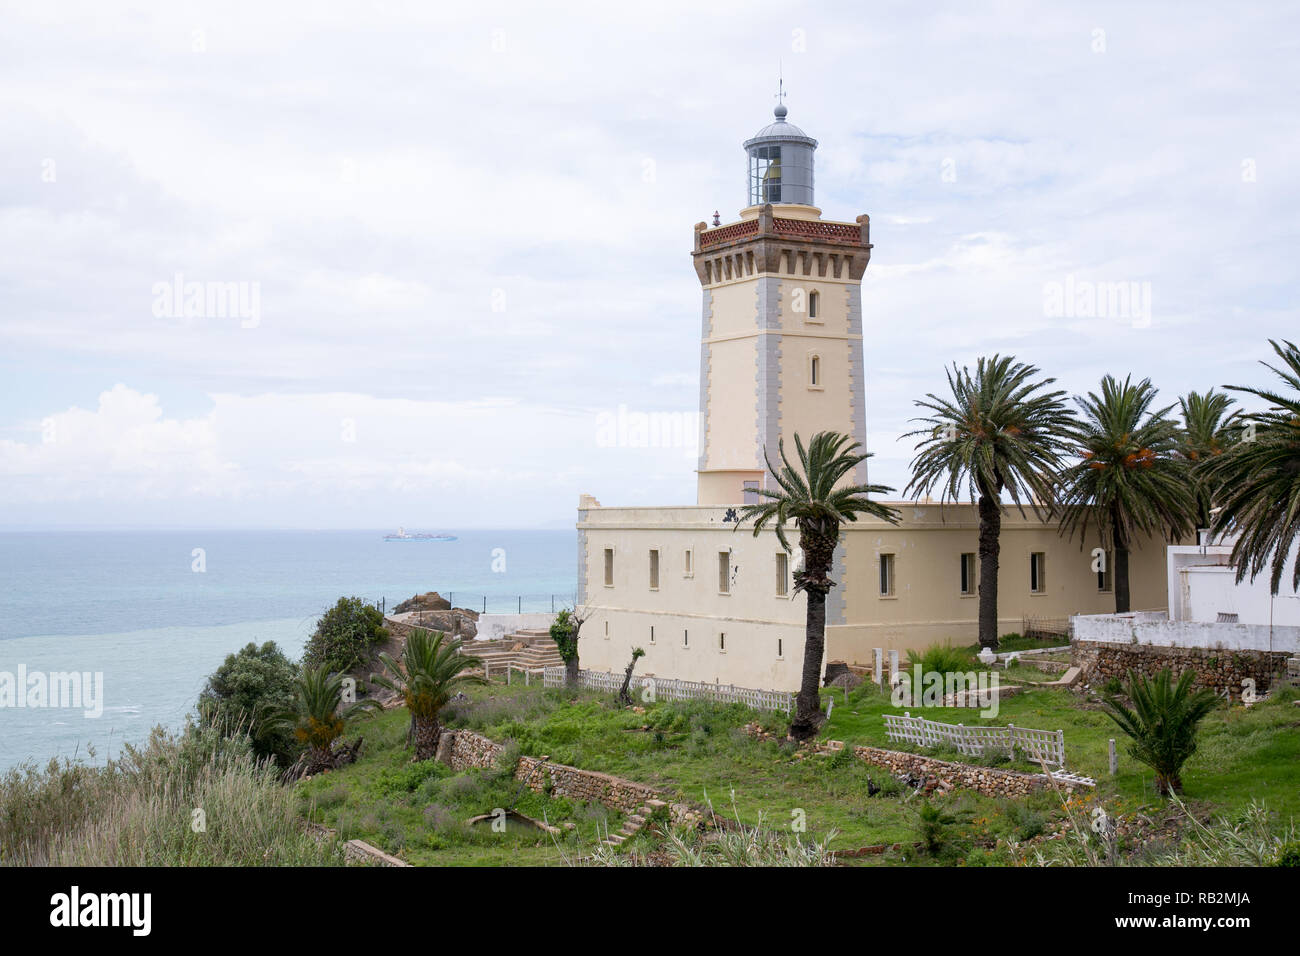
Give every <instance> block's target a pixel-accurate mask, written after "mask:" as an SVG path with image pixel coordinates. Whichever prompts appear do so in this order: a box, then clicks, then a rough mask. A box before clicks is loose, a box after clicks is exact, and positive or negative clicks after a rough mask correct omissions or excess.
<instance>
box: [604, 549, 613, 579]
mask: <svg viewBox="0 0 1300 956" xmlns="http://www.w3.org/2000/svg"><path fill="white" fill-rule="evenodd" d="M613 586H614V549H613V548H606V549H605V587H607V588H612V587H613Z"/></svg>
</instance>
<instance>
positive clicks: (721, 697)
mask: <svg viewBox="0 0 1300 956" xmlns="http://www.w3.org/2000/svg"><path fill="white" fill-rule="evenodd" d="M578 683H580V684H581V685H582V686H583V687H585V688H587V689H588V690H599V691H607V692H609V693H617V692H618V689H619V688H620V687H622V686H623V675H622V674H613V673H610V672H608V671H578ZM542 686H543V687H563V686H564V668H563V667H562V666H558V665H553V666H551V667H548V668H546V669H545V670H544V671H543V672H542ZM646 688H653V693H654V697H653V699H654V700H711V701H714V702H715V703H719V704H744V705H745V706H747V707H752V708H754V709H755V710H783V711H785V712H786V713H791V712H793V710H794V697H795V695H794V694H793V693H792V692H791V691H787V690H756V689H755V688H753V687H736V686H735V685H734V684H706V683H703V682H700V681H693V680H673V679H672V678H669V677H637V676H633V678H632V682H631V684H630V685H629V687H628V691H629V693H632V694H633V695H634V696H636V697H638V698H641V699H645V698H644V697H643V694H642V692H643V691H644V690H645V689H646Z"/></svg>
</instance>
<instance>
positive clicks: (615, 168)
mask: <svg viewBox="0 0 1300 956" xmlns="http://www.w3.org/2000/svg"><path fill="white" fill-rule="evenodd" d="M655 10H656V15H655V17H654V18H652V20H650V21H647V19H646V17H645V16H644V15H643V13H642V12H641V11H639V10H637V9H635V8H621V7H618V6H616V5H613V6H611V5H603V6H602V5H592V6H589V7H587V8H584V9H582V10H578V11H573V12H570V13H561V14H557V13H556V12H555V11H552V10H547V9H544V8H541V7H536V6H530V5H526V4H514V5H511V4H506V5H502V6H483V5H479V6H473V7H460V8H454V9H453V8H447V7H445V5H444V6H440V5H430V4H419V3H408V2H384V3H374V4H357V5H343V6H335V5H329V4H309V3H305V2H298V3H289V2H286V3H283V4H276V5H268V4H265V3H250V2H238V0H236V2H228V3H221V4H213V3H195V4H186V5H173V6H159V5H156V4H150V5H146V4H134V3H120V4H112V3H104V2H99V3H81V4H78V3H69V4H60V5H57V6H51V5H43V6H42V5H35V6H28V7H25V8H22V7H19V8H12V9H7V10H6V11H5V13H4V14H3V17H4V29H3V30H2V31H0V50H2V51H3V54H4V55H2V56H0V141H3V142H4V143H5V146H6V148H5V149H4V150H2V151H0V294H2V295H3V301H4V308H3V309H2V310H0V375H3V376H5V377H6V379H7V381H8V382H9V383H10V389H9V391H8V393H7V394H6V397H5V400H4V402H3V404H0V435H3V436H6V439H5V441H4V443H3V444H0V456H2V457H0V467H3V468H4V469H5V471H4V474H5V475H6V476H9V479H10V480H12V482H13V483H14V484H15V485H16V486H17V488H18V490H19V493H18V495H17V498H16V499H15V500H16V502H17V503H15V504H11V505H7V506H5V505H2V504H0V507H7V508H8V511H7V512H4V513H3V515H0V520H7V521H14V520H22V521H29V522H36V523H39V522H41V521H63V520H67V519H69V516H71V517H72V518H75V520H79V521H87V522H99V521H108V520H112V521H114V522H125V523H129V522H131V521H149V522H155V521H171V520H175V521H193V520H203V521H205V522H206V521H226V522H231V521H233V522H239V523H258V522H272V523H275V522H286V521H287V522H291V523H295V524H304V525H313V524H316V525H322V526H328V525H333V524H355V523H357V522H358V521H361V520H362V519H363V518H364V520H366V521H373V520H376V519H377V518H382V519H383V521H384V522H385V523H391V522H392V521H401V520H403V518H402V516H401V515H400V514H398V515H396V516H395V517H394V516H392V515H390V512H393V513H396V512H401V511H404V510H409V509H412V508H415V507H416V506H417V505H418V504H420V502H421V499H420V496H425V497H426V498H427V499H430V500H434V501H437V502H438V503H439V504H438V506H439V507H442V502H443V501H446V500H450V499H451V498H452V496H454V495H458V496H461V497H460V498H458V499H456V504H457V507H458V508H459V509H460V513H461V514H462V515H463V516H464V520H465V522H466V523H482V522H490V523H497V524H500V523H502V522H504V521H506V520H507V519H508V520H514V521H520V522H523V523H525V524H536V523H543V522H554V521H558V520H563V519H565V518H566V517H568V516H571V515H572V502H573V500H574V499H576V495H577V494H578V493H579V492H580V491H590V492H593V493H595V494H597V495H598V497H600V498H601V499H602V500H605V501H609V502H611V503H620V502H637V503H665V504H667V503H674V502H686V501H691V500H693V499H694V493H693V486H694V475H693V473H692V472H691V470H690V466H689V463H688V462H683V460H682V458H681V456H680V455H676V454H672V453H671V452H670V453H668V454H665V455H659V456H656V455H655V453H654V452H653V450H645V449H633V448H621V449H597V448H594V447H593V443H592V440H591V435H592V432H593V431H594V426H593V424H592V420H593V418H594V416H595V415H597V414H598V413H599V411H598V410H599V409H611V408H617V407H618V406H619V405H620V404H626V405H628V406H629V407H631V408H636V409H643V410H647V411H648V410H651V408H652V407H654V408H662V409H663V410H666V411H674V412H679V411H690V410H693V408H680V407H666V406H669V405H670V404H672V405H674V406H680V405H682V404H687V405H691V404H693V402H694V398H693V396H694V394H695V388H696V384H697V377H698V363H699V353H698V341H699V330H700V325H699V308H700V299H699V295H700V292H699V285H698V282H697V280H696V278H695V275H694V272H693V270H692V268H691V264H690V261H689V258H688V252H689V249H690V246H691V241H692V233H691V229H692V226H693V225H694V223H696V222H699V221H701V220H706V219H708V218H709V217H710V216H711V215H712V212H713V210H715V209H718V210H719V211H720V212H721V214H722V215H723V217H724V218H726V219H730V218H732V217H733V216H734V215H735V212H736V210H737V209H738V208H739V207H740V205H741V204H742V202H743V201H744V192H743V190H744V176H745V167H744V157H743V154H742V152H741V149H740V143H741V142H742V141H743V140H744V139H745V138H747V137H748V136H750V135H752V134H753V132H754V131H755V130H756V129H758V128H759V127H760V126H762V125H764V124H765V123H766V122H767V121H768V119H769V116H770V109H771V105H772V100H771V92H772V90H771V87H772V85H773V76H772V74H773V73H774V65H775V64H776V63H777V62H780V63H781V64H782V67H783V69H784V72H785V79H786V84H787V87H788V88H789V89H790V90H791V96H790V98H789V100H788V101H787V102H788V106H789V108H790V119H791V120H792V121H793V122H796V123H798V124H799V125H800V126H802V127H803V128H804V129H806V130H807V131H808V132H809V133H810V134H811V135H813V136H815V137H816V138H817V139H818V140H819V141H820V143H821V146H820V148H819V150H818V156H817V188H818V203H819V205H821V206H822V208H823V209H824V211H825V215H826V216H827V217H828V218H833V219H840V220H845V221H852V220H853V218H854V217H855V216H856V215H858V214H859V213H862V212H867V213H869V214H870V215H871V216H872V239H873V242H874V243H875V248H874V250H873V255H872V263H871V266H870V268H869V269H868V271H867V276H866V280H865V283H864V309H863V313H864V324H865V354H866V371H867V408H868V433H869V438H870V443H871V446H872V447H873V449H876V450H877V451H879V452H881V458H880V459H879V461H878V468H877V469H875V470H873V479H879V480H882V481H885V482H886V483H888V484H893V485H896V486H899V487H901V486H902V485H903V484H905V483H906V478H907V475H906V468H905V463H900V462H901V460H902V459H905V458H906V457H908V456H907V455H906V454H901V455H899V456H892V455H886V454H885V450H886V449H891V448H895V447H901V445H899V444H898V443H897V441H896V439H897V436H898V434H899V433H900V432H899V429H900V425H899V423H905V422H906V420H907V419H908V418H909V417H910V416H911V415H912V414H913V413H914V410H913V407H912V402H913V400H914V399H915V398H917V397H919V396H920V395H922V394H924V393H925V392H927V391H931V390H935V389H938V388H940V387H941V386H942V385H943V378H942V372H943V368H944V367H945V365H947V364H949V363H951V362H954V361H957V362H961V363H970V362H973V361H974V359H975V357H976V356H977V355H979V354H981V353H987V352H992V351H1003V352H1013V353H1015V354H1016V355H1017V356H1018V357H1020V358H1022V359H1024V360H1027V361H1031V362H1034V363H1035V364H1038V365H1039V366H1041V367H1042V368H1043V369H1044V371H1045V372H1046V373H1048V374H1053V375H1056V376H1058V378H1059V379H1060V381H1061V386H1062V387H1064V388H1066V389H1067V390H1069V391H1071V392H1079V391H1083V390H1085V389H1087V388H1089V387H1092V386H1094V385H1095V383H1096V381H1097V379H1098V378H1099V377H1100V376H1101V375H1102V374H1103V373H1105V372H1115V373H1117V374H1124V373H1126V372H1128V371H1134V372H1136V373H1138V374H1141V375H1149V376H1151V377H1152V378H1153V380H1154V381H1155V382H1156V384H1157V385H1159V386H1160V387H1161V389H1162V391H1163V392H1164V394H1165V397H1166V399H1167V400H1169V401H1172V400H1173V396H1174V395H1176V394H1177V393H1179V392H1185V391H1187V390H1188V389H1190V388H1198V389H1204V388H1206V387H1209V386H1211V385H1216V384H1220V383H1222V382H1225V381H1231V382H1243V381H1244V382H1250V381H1255V380H1258V379H1259V371H1258V369H1257V366H1256V365H1255V362H1256V360H1257V359H1259V358H1262V357H1266V355H1265V350H1266V346H1265V344H1264V339H1265V338H1267V337H1269V336H1273V337H1277V336H1278V335H1281V334H1285V333H1286V332H1287V329H1288V328H1289V327H1290V326H1291V325H1293V324H1294V321H1293V309H1294V302H1295V300H1296V298H1297V292H1298V291H1300V290H1297V288H1296V282H1297V280H1296V278H1295V276H1294V270H1293V269H1292V264H1291V261H1290V260H1291V256H1292V254H1293V253H1292V249H1293V246H1294V242H1293V236H1292V235H1291V232H1292V226H1291V223H1293V222H1295V221H1296V219H1297V217H1298V216H1300V185H1298V184H1297V182H1296V180H1295V178H1294V177H1293V176H1292V175H1291V172H1290V171H1291V170H1293V169H1295V168H1296V167H1297V165H1300V134H1297V131H1296V129H1297V128H1296V124H1295V123H1294V103H1293V96H1292V93H1291V91H1292V90H1293V89H1294V88H1295V86H1296V82H1295V81H1296V69H1297V68H1296V66H1295V58H1294V57H1293V56H1292V55H1291V54H1292V50H1291V49H1290V46H1289V45H1288V44H1286V43H1279V42H1278V41H1277V39H1276V38H1278V37H1289V36H1294V35H1295V33H1296V29H1297V27H1298V26H1300V13H1297V11H1294V10H1289V9H1287V8H1284V7H1275V6H1268V5H1262V4H1261V5H1250V4H1248V5H1247V7H1245V8H1240V7H1238V8H1234V9H1232V10H1228V9H1226V8H1225V9H1222V10H1210V11H1202V12H1201V14H1200V15H1198V16H1195V17H1188V16H1186V15H1185V12H1184V10H1183V8H1182V7H1181V6H1179V5H1176V4H1174V3H1172V2H1166V3H1157V4H1152V5H1145V6H1142V7H1140V8H1136V7H1133V6H1132V5H1123V4H1107V3H1103V4H1101V5H1100V6H1097V7H1091V8H1089V9H1088V10H1087V11H1086V12H1085V11H1083V10H1082V9H1080V10H1077V11H1076V10H1070V9H1065V8H1051V9H1044V10H1037V11H1035V14H1034V16H1032V17H1025V16H1023V15H1021V11H1020V8H1019V7H1018V6H1017V5H1015V4H1005V5H993V6H989V7H980V8H978V9H976V8H971V9H964V8H946V9H940V10H937V11H936V10H933V9H929V10H923V9H921V8H914V7H909V6H906V5H895V6H890V7H885V8H882V9H880V10H875V11H872V12H871V14H870V15H869V16H868V15H866V14H865V13H863V11H862V10H861V8H860V7H859V6H855V5H853V4H849V3H834V4H830V5H812V4H805V5H800V4H794V5H790V4H781V5H776V4H767V5H764V6H760V9H759V15H757V16H755V15H753V12H752V11H751V10H750V9H749V7H746V6H744V5H742V4H739V3H734V2H726V3H719V4H712V5H709V6H707V7H704V8H701V7H699V5H698V4H688V3H685V2H680V3H679V2H673V0H669V2H666V3H662V4H659V5H657V6H656V8H655ZM1243 11H1244V12H1243ZM1097 29H1102V30H1103V31H1104V41H1105V42H1104V45H1103V49H1101V50H1100V51H1098V49H1097V42H1096V41H1097V36H1096V34H1095V32H1094V31H1095V30H1097ZM177 273H180V274H183V275H184V276H185V277H186V279H188V280H194V281H201V282H232V281H247V282H256V283H258V284H259V289H260V296H261V299H260V302H261V320H260V322H259V323H258V324H257V325H256V327H255V328H244V327H241V324H240V323H239V322H238V321H232V320H229V319H221V318H195V317H191V318H175V317H168V316H161V317H160V316H157V315H155V314H153V311H152V309H151V299H152V294H151V290H152V289H153V287H154V285H155V284H156V283H159V282H167V281H171V279H172V277H173V276H174V275H176V274H177ZM1068 275H1073V276H1075V277H1078V278H1080V279H1085V280H1087V281H1092V282H1143V283H1150V288H1151V292H1152V321H1151V323H1150V325H1149V327H1145V328H1134V327H1132V326H1124V325H1122V324H1114V323H1110V324H1108V323H1104V322H1096V321H1079V320H1071V321H1062V320H1060V319H1057V318H1054V317H1052V316H1050V315H1047V314H1045V310H1044V306H1043V298H1044V297H1043V290H1044V286H1045V284H1046V283H1050V282H1061V281H1064V279H1065V277H1066V276H1068ZM118 382H126V383H129V384H130V388H127V387H126V386H120V387H114V383H118ZM104 390H107V393H106V394H108V395H109V396H110V397H109V398H108V399H107V402H105V401H104V400H103V399H101V400H100V401H99V402H98V404H96V403H93V402H92V401H91V396H93V395H95V394H97V393H99V392H101V391H104ZM153 396H156V397H153ZM200 400H201V403H202V406H201V407H202V409H203V410H202V411H201V412H195V411H194V409H193V408H192V407H191V405H193V404H194V403H198V402H200ZM403 402H409V403H411V405H410V406H407V405H404V404H403ZM78 405H80V406H82V407H81V408H77V406H78ZM182 406H183V407H185V408H186V412H185V414H183V415H181V414H179V413H177V412H176V411H174V410H175V409H177V408H180V407H182ZM60 409H62V410H63V411H58V410H60ZM164 409H172V410H173V411H172V412H171V413H170V417H169V415H168V414H164V411H163V410H164ZM345 417H352V418H355V419H356V423H357V439H356V442H355V443H354V444H351V445H347V444H346V443H343V442H341V441H340V440H339V438H338V432H339V420H340V419H341V418H345ZM45 418H51V419H53V420H55V422H56V423H57V425H58V427H59V428H62V429H68V430H75V429H77V428H81V429H83V431H84V439H83V440H82V441H81V442H80V443H79V444H72V443H69V444H61V443H54V444H47V443H43V442H41V440H40V422H41V421H42V420H43V419H45ZM381 419H383V420H387V421H390V422H391V423H392V424H391V427H390V426H389V425H387V424H385V423H384V421H381ZM70 433H72V432H71V431H70ZM345 445H346V447H343V446H345ZM894 458H898V459H899V460H894ZM362 492H364V494H365V495H369V496H373V499H374V500H365V501H359V500H358V496H359V495H361V494H362ZM90 502H95V503H96V504H95V505H94V506H93V507H92V505H91V504H90ZM200 502H201V503H203V506H202V507H200V506H199V503H200ZM406 523H407V524H411V523H412V522H411V521H409V520H407V521H406Z"/></svg>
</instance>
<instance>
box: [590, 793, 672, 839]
mask: <svg viewBox="0 0 1300 956" xmlns="http://www.w3.org/2000/svg"><path fill="white" fill-rule="evenodd" d="M666 806H668V804H667V803H665V802H664V801H662V800H655V799H653V798H651V799H649V800H646V802H645V803H644V804H642V805H641V806H639V807H637V808H636V812H635V813H632V814H629V815H628V817H627V819H625V820H624V821H623V826H622V828H621V829H620V830H619V831H618V832H617V833H611V834H609V836H607V837H606V838H605V839H604V840H601V841H600V842H601V843H603V844H605V845H606V846H621V845H622V844H623V843H626V842H627V841H628V840H630V839H632V837H634V836H636V835H637V834H638V833H640V832H641V829H642V828H643V827H644V826H645V825H646V823H647V822H648V821H649V819H650V815H651V814H653V813H654V812H655V810H656V809H657V808H659V807H666Z"/></svg>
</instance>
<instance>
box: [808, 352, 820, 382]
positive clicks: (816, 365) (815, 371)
mask: <svg viewBox="0 0 1300 956" xmlns="http://www.w3.org/2000/svg"><path fill="white" fill-rule="evenodd" d="M808 387H809V388H821V387H822V357H821V356H820V355H810V356H808Z"/></svg>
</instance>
